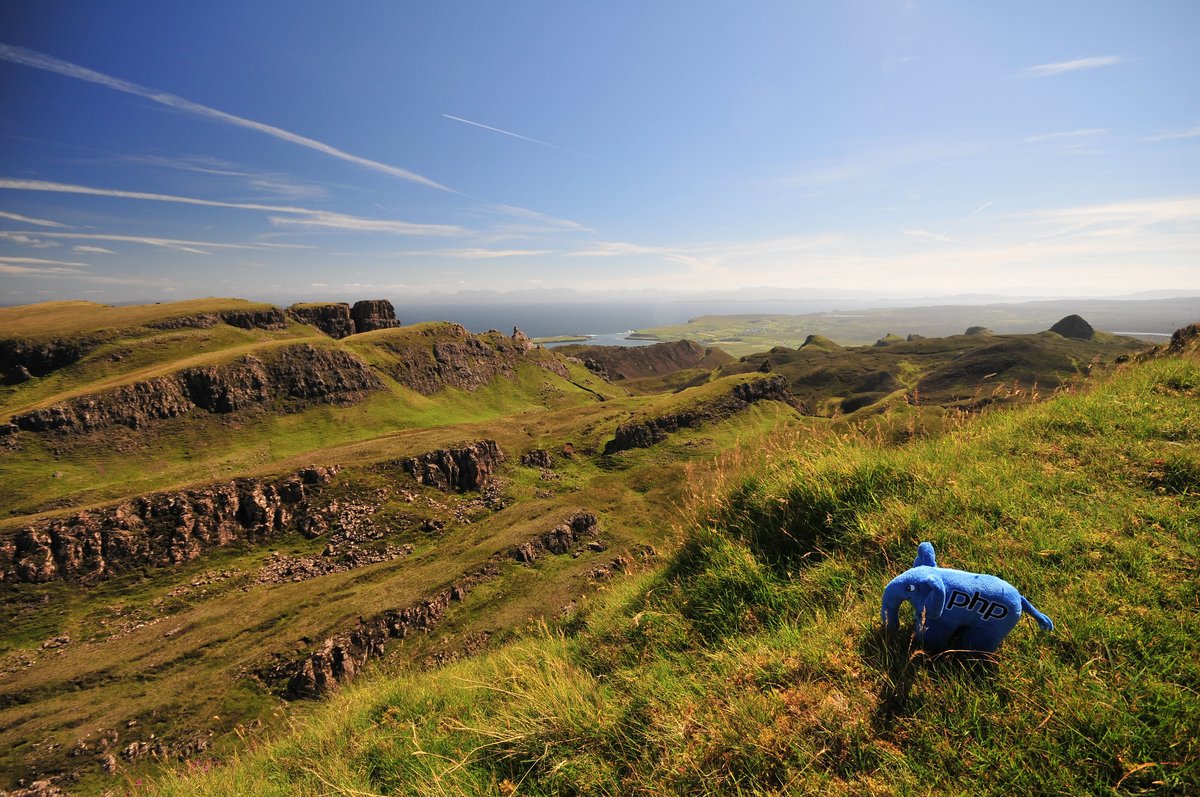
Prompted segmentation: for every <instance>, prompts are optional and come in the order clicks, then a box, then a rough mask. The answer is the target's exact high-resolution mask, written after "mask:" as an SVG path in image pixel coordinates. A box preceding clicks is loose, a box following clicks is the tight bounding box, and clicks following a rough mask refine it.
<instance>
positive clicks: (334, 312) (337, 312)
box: [287, 302, 354, 339]
mask: <svg viewBox="0 0 1200 797" xmlns="http://www.w3.org/2000/svg"><path fill="white" fill-rule="evenodd" d="M287 312H288V315H290V316H291V317H292V318H294V319H296V320H297V321H299V322H300V323H301V324H312V325H313V326H314V327H316V328H317V329H319V330H321V331H322V332H324V333H325V334H326V335H328V336H329V337H331V338H339V339H340V338H345V337H348V336H350V335H353V334H354V319H353V318H351V317H350V305H348V304H346V303H345V302H331V303H329V304H316V305H308V306H304V305H299V304H294V305H292V306H291V307H289V308H288V309H287Z"/></svg>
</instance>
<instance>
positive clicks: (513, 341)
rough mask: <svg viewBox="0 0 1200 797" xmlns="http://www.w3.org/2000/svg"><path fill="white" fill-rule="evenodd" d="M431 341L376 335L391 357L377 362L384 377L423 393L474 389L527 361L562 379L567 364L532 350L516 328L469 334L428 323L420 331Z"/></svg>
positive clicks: (455, 327) (511, 373) (509, 375)
mask: <svg viewBox="0 0 1200 797" xmlns="http://www.w3.org/2000/svg"><path fill="white" fill-rule="evenodd" d="M419 334H420V336H421V337H424V338H432V340H431V341H429V342H428V343H426V341H421V340H420V339H418V342H413V341H412V340H403V339H402V340H392V339H388V338H380V339H379V340H378V341H377V342H376V345H377V346H379V347H380V348H382V349H384V350H385V351H387V352H388V353H389V354H391V355H392V358H393V359H392V362H390V363H387V364H383V365H380V368H381V369H382V370H383V371H385V372H386V373H387V375H388V376H390V377H392V378H393V379H395V380H396V381H397V382H399V383H400V384H402V385H404V386H405V387H407V388H409V389H410V390H415V391H417V392H418V393H421V394H422V395H425V396H430V395H433V394H434V393H437V392H438V391H439V390H444V389H445V388H447V387H456V388H460V389H462V390H466V391H468V392H474V391H476V390H479V389H480V388H481V387H484V386H485V385H487V384H488V383H489V382H491V381H492V380H493V379H494V378H496V377H497V376H504V377H506V378H509V379H511V378H513V377H514V376H515V375H516V369H517V366H518V365H520V364H521V363H530V364H533V365H536V366H538V367H540V368H545V369H546V370H548V371H551V372H552V373H555V374H557V375H559V376H561V377H563V378H564V379H566V378H567V377H568V376H569V372H568V371H567V367H566V365H564V364H563V362H562V361H561V360H559V359H558V357H557V356H556V355H555V354H552V353H551V352H549V351H546V350H545V349H539V348H536V347H534V348H531V347H530V344H529V339H528V338H527V337H526V336H525V334H524V333H522V332H520V331H519V330H514V334H513V336H512V337H509V336H507V335H504V334H501V333H499V332H488V333H485V334H482V335H472V334H471V333H470V332H468V331H467V329H466V327H464V326H462V325H460V324H450V323H442V324H431V325H429V326H428V327H427V328H426V329H424V330H423V331H421V332H420V333H419Z"/></svg>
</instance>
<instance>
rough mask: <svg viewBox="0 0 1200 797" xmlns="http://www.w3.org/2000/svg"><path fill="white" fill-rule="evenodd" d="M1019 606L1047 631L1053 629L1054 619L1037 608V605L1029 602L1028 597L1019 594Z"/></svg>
mask: <svg viewBox="0 0 1200 797" xmlns="http://www.w3.org/2000/svg"><path fill="white" fill-rule="evenodd" d="M1021 608H1022V609H1023V610H1024V611H1025V612H1026V613H1027V614H1029V615H1030V616H1032V617H1033V619H1035V620H1037V623H1038V625H1040V626H1041V627H1042V628H1045V629H1046V630H1047V631H1053V630H1054V621H1053V620H1051V619H1050V618H1049V617H1047V616H1046V615H1044V614H1042V613H1041V612H1039V611H1038V610H1037V607H1036V606H1034V605H1033V604H1032V603H1030V602H1029V598H1026V597H1025V596H1024V595H1022V596H1021Z"/></svg>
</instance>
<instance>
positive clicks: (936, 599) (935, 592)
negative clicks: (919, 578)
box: [925, 573, 946, 617]
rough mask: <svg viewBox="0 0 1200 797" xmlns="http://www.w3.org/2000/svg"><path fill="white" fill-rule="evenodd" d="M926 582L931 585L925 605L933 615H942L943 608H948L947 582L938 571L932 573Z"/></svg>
mask: <svg viewBox="0 0 1200 797" xmlns="http://www.w3.org/2000/svg"><path fill="white" fill-rule="evenodd" d="M925 583H926V584H928V585H929V598H928V601H927V602H926V604H925V607H926V609H927V610H928V611H929V613H930V615H931V616H933V617H941V616H942V610H943V609H945V608H946V583H945V582H944V581H942V577H941V576H939V575H938V574H937V573H930V574H929V576H928V578H927V579H926V581H925Z"/></svg>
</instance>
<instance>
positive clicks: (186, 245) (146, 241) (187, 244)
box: [0, 231, 312, 255]
mask: <svg viewBox="0 0 1200 797" xmlns="http://www.w3.org/2000/svg"><path fill="white" fill-rule="evenodd" d="M38 235H40V236H42V237H43V238H66V239H71V240H83V241H117V242H122V243H133V244H143V245H145V246H159V247H163V248H165V249H175V250H177V251H180V252H188V253H191V254H196V255H207V254H210V252H207V251H205V249H311V248H312V247H311V246H305V245H303V244H268V243H252V244H247V243H218V242H216V241H189V240H181V239H178V238H154V237H149V236H144V235H107V234H103V233H83V232H39V233H38ZM20 237H24V233H15V232H3V231H0V239H5V240H16V239H18V238H20ZM56 245H57V244H56ZM197 247H204V248H203V249H198V248H197ZM75 251H82V249H81V247H78V246H77V247H75ZM100 251H102V252H107V253H108V254H113V253H112V252H109V251H108V250H107V249H101V250H100Z"/></svg>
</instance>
